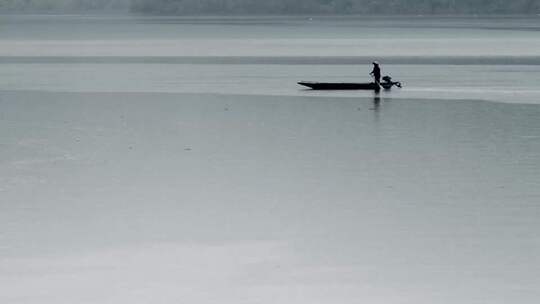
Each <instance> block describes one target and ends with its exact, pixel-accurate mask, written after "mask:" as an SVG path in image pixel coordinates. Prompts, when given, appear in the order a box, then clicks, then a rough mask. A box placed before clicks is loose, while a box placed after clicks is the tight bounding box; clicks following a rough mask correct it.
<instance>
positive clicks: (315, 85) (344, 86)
mask: <svg viewBox="0 0 540 304" xmlns="http://www.w3.org/2000/svg"><path fill="white" fill-rule="evenodd" d="M298 84H299V85H303V86H306V87H308V88H311V89H313V90H374V91H378V90H380V89H381V87H380V86H379V85H378V84H376V83H375V82H369V83H347V82H342V83H331V82H310V81H300V82H298Z"/></svg>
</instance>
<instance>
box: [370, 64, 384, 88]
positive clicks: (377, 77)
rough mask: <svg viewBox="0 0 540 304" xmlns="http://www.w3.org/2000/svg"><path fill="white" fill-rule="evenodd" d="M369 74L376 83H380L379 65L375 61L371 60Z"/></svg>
mask: <svg viewBox="0 0 540 304" xmlns="http://www.w3.org/2000/svg"><path fill="white" fill-rule="evenodd" d="M369 75H372V76H373V78H375V82H376V83H377V84H380V83H381V67H380V66H379V63H378V62H377V61H373V71H371V73H369Z"/></svg>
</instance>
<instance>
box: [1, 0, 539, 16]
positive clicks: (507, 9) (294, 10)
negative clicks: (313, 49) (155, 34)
mask: <svg viewBox="0 0 540 304" xmlns="http://www.w3.org/2000/svg"><path fill="white" fill-rule="evenodd" d="M0 10H1V11H19V12H21V11H22V12H25V11H26V12H36V11H56V12H80V11H102V10H126V11H131V12H134V13H141V14H163V15H194V14H207V15H211V14H218V15H239V14H372V13H375V14H538V13H540V0H0Z"/></svg>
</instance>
